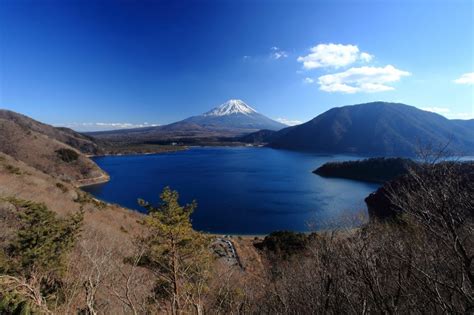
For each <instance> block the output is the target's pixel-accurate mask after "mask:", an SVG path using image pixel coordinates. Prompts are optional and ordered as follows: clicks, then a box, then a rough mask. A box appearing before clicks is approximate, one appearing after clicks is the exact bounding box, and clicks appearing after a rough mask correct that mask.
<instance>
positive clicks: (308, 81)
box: [303, 77, 314, 84]
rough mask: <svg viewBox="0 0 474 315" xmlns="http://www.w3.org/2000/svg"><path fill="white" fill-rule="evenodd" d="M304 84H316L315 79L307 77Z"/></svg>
mask: <svg viewBox="0 0 474 315" xmlns="http://www.w3.org/2000/svg"><path fill="white" fill-rule="evenodd" d="M303 83H306V84H311V83H314V79H313V78H308V77H306V78H304V79H303Z"/></svg>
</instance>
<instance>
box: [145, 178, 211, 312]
mask: <svg viewBox="0 0 474 315" xmlns="http://www.w3.org/2000/svg"><path fill="white" fill-rule="evenodd" d="M160 198H161V204H160V205H158V206H157V207H153V206H151V205H150V204H149V203H147V202H145V201H143V200H139V204H140V205H141V206H143V207H144V208H145V209H146V210H147V211H148V216H147V217H146V218H145V219H144V222H143V224H144V225H145V227H147V228H148V232H149V233H148V235H147V236H146V237H144V238H143V239H142V240H141V241H142V242H143V243H144V244H145V245H146V252H145V253H144V255H143V257H142V258H141V263H142V265H144V266H146V267H147V268H149V269H150V270H152V272H153V273H154V274H155V275H156V277H157V279H158V280H157V286H156V290H155V295H156V296H157V297H158V298H160V299H162V300H167V301H169V306H170V308H171V312H172V314H178V313H180V312H181V311H184V310H187V311H189V308H190V307H191V306H193V307H194V308H195V310H196V312H197V313H198V314H199V313H202V311H203V297H204V295H205V293H206V290H207V282H208V279H209V275H210V270H209V268H210V263H211V257H212V256H211V253H210V251H209V245H210V239H209V238H208V237H207V236H206V235H204V234H202V233H199V232H196V231H194V230H193V228H192V225H191V219H190V216H191V214H192V213H193V211H194V209H195V208H196V206H197V205H196V202H193V203H191V204H187V205H185V206H181V205H180V204H179V201H178V199H179V194H178V192H177V191H173V190H171V189H170V188H169V187H166V188H164V190H163V192H162V193H161V195H160Z"/></svg>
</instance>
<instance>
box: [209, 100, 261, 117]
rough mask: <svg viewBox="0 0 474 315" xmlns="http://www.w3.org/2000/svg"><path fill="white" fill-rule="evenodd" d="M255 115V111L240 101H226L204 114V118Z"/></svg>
mask: <svg viewBox="0 0 474 315" xmlns="http://www.w3.org/2000/svg"><path fill="white" fill-rule="evenodd" d="M253 113H257V111H256V110H255V109H253V108H252V107H250V106H249V105H247V104H245V103H244V102H243V101H241V100H228V101H227V102H225V103H224V104H221V105H219V106H218V107H216V108H214V109H212V110H210V111H209V112H207V113H205V114H204V116H227V115H232V114H244V115H250V114H253Z"/></svg>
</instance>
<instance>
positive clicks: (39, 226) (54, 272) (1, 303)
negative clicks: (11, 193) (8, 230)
mask: <svg viewBox="0 0 474 315" xmlns="http://www.w3.org/2000/svg"><path fill="white" fill-rule="evenodd" d="M6 201H8V202H10V203H11V204H13V205H14V206H15V207H16V208H17V209H18V212H19V219H20V221H21V225H20V228H19V230H18V233H17V237H16V239H15V241H14V242H13V243H12V244H10V246H9V248H8V249H7V250H6V251H5V252H3V253H2V254H1V255H0V256H1V259H0V260H1V261H0V273H1V274H0V313H1V314H4V313H5V314H10V313H12V314H17V313H18V314H30V313H49V311H48V305H47V303H48V300H49V299H50V298H54V297H57V294H58V293H59V292H60V288H61V276H62V272H63V271H64V266H65V260H66V258H67V255H68V253H69V252H70V251H71V249H72V248H73V246H74V243H75V241H76V239H77V236H78V234H79V232H80V229H81V226H82V219H83V213H82V212H78V213H76V214H74V215H72V216H69V217H68V218H65V219H60V218H57V217H56V215H55V213H54V212H52V211H50V210H49V209H48V208H47V207H46V205H44V204H41V203H34V202H30V201H25V200H18V199H14V198H9V199H6Z"/></svg>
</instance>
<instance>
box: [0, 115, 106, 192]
mask: <svg viewBox="0 0 474 315" xmlns="http://www.w3.org/2000/svg"><path fill="white" fill-rule="evenodd" d="M68 133H69V131H67V132H63V131H61V130H57V129H55V128H54V127H51V126H48V125H44V124H41V123H38V122H36V121H34V120H31V119H29V118H27V117H25V116H22V115H19V114H15V113H12V112H8V111H0V152H3V153H5V154H8V155H10V156H12V157H14V158H16V159H18V160H20V161H23V162H25V163H26V164H28V165H30V166H32V167H34V168H36V169H38V170H40V171H43V172H44V173H47V174H50V175H53V176H55V177H57V178H60V179H62V180H65V181H70V182H74V183H76V184H83V183H89V182H94V181H104V180H106V179H107V175H106V174H105V172H103V171H102V170H101V169H100V168H99V167H98V166H97V165H96V164H95V163H94V162H93V161H92V160H90V159H89V158H87V157H86V156H85V155H84V154H83V153H81V152H80V151H78V149H77V148H81V147H87V148H90V149H92V148H93V146H94V145H95V144H94V143H93V142H91V141H89V142H88V140H87V139H86V138H80V136H77V137H76V135H75V133H74V132H72V133H70V134H68ZM59 139H62V140H64V141H67V142H69V143H72V142H75V145H76V148H74V147H72V146H69V145H68V144H66V143H63V142H61V141H60V140H59Z"/></svg>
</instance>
